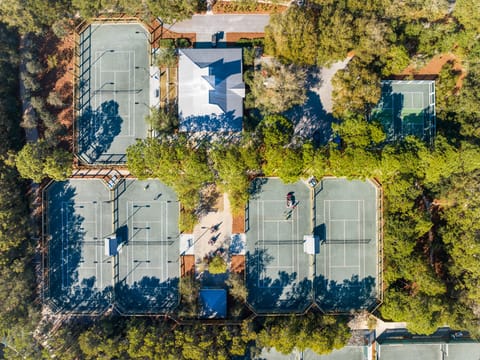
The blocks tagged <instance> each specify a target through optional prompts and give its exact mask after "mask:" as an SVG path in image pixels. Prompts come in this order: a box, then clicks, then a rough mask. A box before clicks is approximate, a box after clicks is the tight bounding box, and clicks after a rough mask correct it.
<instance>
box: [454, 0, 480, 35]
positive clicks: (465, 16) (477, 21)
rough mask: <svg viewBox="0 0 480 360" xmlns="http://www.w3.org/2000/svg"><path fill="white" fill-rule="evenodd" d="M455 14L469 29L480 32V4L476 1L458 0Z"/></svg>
mask: <svg viewBox="0 0 480 360" xmlns="http://www.w3.org/2000/svg"><path fill="white" fill-rule="evenodd" d="M453 16H454V17H455V18H456V19H457V20H458V21H459V22H460V24H462V26H463V27H464V28H465V29H467V30H473V31H475V32H477V33H479V32H480V4H479V3H477V2H475V1H473V2H472V1H469V0H457V1H456V2H455V8H454V10H453Z"/></svg>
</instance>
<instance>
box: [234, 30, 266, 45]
mask: <svg viewBox="0 0 480 360" xmlns="http://www.w3.org/2000/svg"><path fill="white" fill-rule="evenodd" d="M263 37H265V33H263V32H235V33H227V35H226V41H227V43H235V42H237V41H238V40H240V39H261V38H263Z"/></svg>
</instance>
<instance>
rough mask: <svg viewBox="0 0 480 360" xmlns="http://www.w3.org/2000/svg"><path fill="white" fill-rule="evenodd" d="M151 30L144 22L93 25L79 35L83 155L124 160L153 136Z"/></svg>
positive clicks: (109, 160)
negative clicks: (148, 119) (129, 150)
mask: <svg viewBox="0 0 480 360" xmlns="http://www.w3.org/2000/svg"><path fill="white" fill-rule="evenodd" d="M149 37H150V34H149V32H148V31H147V30H146V29H145V28H144V27H143V26H141V25H140V24H138V23H118V24H100V23H93V24H91V25H90V26H88V27H87V28H86V29H85V30H84V31H83V32H82V33H81V34H80V36H79V47H78V48H79V65H78V66H79V79H78V82H77V86H78V89H77V90H78V94H79V95H78V97H77V100H76V101H77V102H78V103H77V104H76V107H77V111H78V119H77V122H76V143H77V149H76V150H77V153H78V156H79V157H80V159H82V161H84V162H86V163H89V164H105V163H107V164H122V163H124V162H125V152H126V149H127V147H128V146H129V145H131V144H133V143H134V142H135V139H136V138H145V137H147V132H148V127H147V124H146V121H145V116H146V115H147V114H148V113H149V111H150V103H149V102H150V97H149V84H150V56H149V51H150V49H149Z"/></svg>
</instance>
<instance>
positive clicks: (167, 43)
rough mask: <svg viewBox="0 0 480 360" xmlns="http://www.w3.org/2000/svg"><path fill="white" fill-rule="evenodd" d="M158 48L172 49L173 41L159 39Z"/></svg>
mask: <svg viewBox="0 0 480 360" xmlns="http://www.w3.org/2000/svg"><path fill="white" fill-rule="evenodd" d="M158 47H159V48H160V49H173V48H175V39H170V38H167V39H160V40H158Z"/></svg>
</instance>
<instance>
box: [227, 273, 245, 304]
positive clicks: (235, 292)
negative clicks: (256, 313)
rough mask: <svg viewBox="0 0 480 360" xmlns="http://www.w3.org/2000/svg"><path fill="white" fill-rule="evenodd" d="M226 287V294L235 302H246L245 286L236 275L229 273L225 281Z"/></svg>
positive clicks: (240, 277)
mask: <svg viewBox="0 0 480 360" xmlns="http://www.w3.org/2000/svg"><path fill="white" fill-rule="evenodd" d="M225 285H227V286H228V293H229V294H230V295H231V296H232V297H233V298H234V299H236V300H237V301H239V302H242V303H245V302H246V301H247V295H248V290H247V287H246V286H245V280H244V279H243V278H242V276H241V275H240V274H238V273H234V272H231V273H229V274H228V279H227V281H225Z"/></svg>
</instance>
